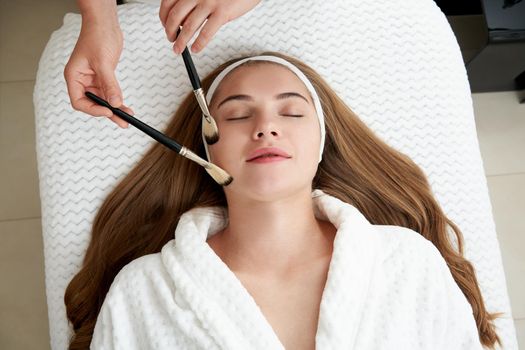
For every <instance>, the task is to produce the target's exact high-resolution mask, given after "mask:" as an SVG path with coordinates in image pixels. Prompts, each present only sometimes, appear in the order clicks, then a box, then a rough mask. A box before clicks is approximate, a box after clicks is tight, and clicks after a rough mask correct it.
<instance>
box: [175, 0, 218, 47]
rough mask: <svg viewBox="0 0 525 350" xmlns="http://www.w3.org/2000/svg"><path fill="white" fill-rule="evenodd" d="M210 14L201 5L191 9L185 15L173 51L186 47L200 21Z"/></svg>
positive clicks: (200, 23)
mask: <svg viewBox="0 0 525 350" xmlns="http://www.w3.org/2000/svg"><path fill="white" fill-rule="evenodd" d="M209 15H210V10H209V9H208V8H207V7H204V6H202V5H197V6H196V7H195V8H194V9H193V11H191V13H190V14H189V15H188V17H186V19H185V20H184V22H183V24H182V29H181V32H180V34H179V35H177V36H176V40H175V43H174V45H173V50H174V51H175V53H181V52H182V51H184V49H185V48H186V46H187V44H188V41H190V39H191V38H192V37H193V35H194V34H195V32H196V31H197V29H199V28H200V27H201V26H202V23H204V21H205V20H206V18H207V17H208V16H209Z"/></svg>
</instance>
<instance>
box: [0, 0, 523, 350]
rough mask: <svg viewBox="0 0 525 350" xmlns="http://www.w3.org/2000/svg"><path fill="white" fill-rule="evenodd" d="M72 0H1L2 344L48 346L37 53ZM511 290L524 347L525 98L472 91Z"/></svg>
mask: <svg viewBox="0 0 525 350" xmlns="http://www.w3.org/2000/svg"><path fill="white" fill-rule="evenodd" d="M66 12H78V10H77V8H76V5H75V1H73V0H47V1H45V2H44V1H30V0H16V1H12V0H0V169H1V172H0V239H1V242H2V243H1V244H0V280H1V281H2V283H1V285H0V349H46V348H49V335H48V330H49V328H48V319H47V306H46V299H45V290H44V257H43V247H42V236H41V226H40V218H41V213H40V202H39V188H38V174H37V167H36V155H35V137H34V133H35V130H34V115H33V102H32V92H33V85H34V82H35V74H36V69H37V64H38V59H39V57H40V55H41V53H42V50H43V48H44V46H45V44H46V42H47V40H48V39H49V35H50V34H51V32H52V31H53V30H55V29H57V28H59V27H60V26H61V23H62V18H63V16H64V14H65V13H66ZM473 100H474V108H475V115H476V124H477V129H478V136H479V141H480V144H481V152H482V155H483V159H484V166H485V171H486V175H487V180H488V184H489V187H490V196H491V199H492V205H493V209H494V215H495V220H496V226H497V229H498V235H499V239H500V244H501V248H502V255H503V263H504V267H505V271H506V276H507V281H508V288H509V294H510V299H511V304H512V309H513V314H514V317H515V324H516V328H517V331H518V338H519V339H518V341H519V342H520V344H521V347H523V348H525V300H524V298H523V295H525V282H524V279H523V276H525V215H523V214H524V213H525V155H524V152H523V150H525V104H521V105H520V104H519V103H518V93H517V92H501V93H483V94H473Z"/></svg>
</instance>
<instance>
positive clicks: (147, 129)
mask: <svg viewBox="0 0 525 350" xmlns="http://www.w3.org/2000/svg"><path fill="white" fill-rule="evenodd" d="M86 96H87V97H89V98H90V99H91V100H93V101H94V102H95V103H97V104H99V105H101V106H104V107H107V108H109V109H110V110H111V111H112V112H113V113H114V114H116V115H118V116H119V117H120V118H122V119H124V120H125V121H127V122H128V123H130V124H131V125H133V126H134V127H136V128H137V129H140V130H142V131H143V132H144V133H146V134H147V135H149V136H151V137H152V138H154V139H155V140H157V141H159V142H160V143H162V144H163V145H164V146H166V147H168V148H169V149H172V150H174V151H176V152H177V153H180V150H181V149H182V146H181V145H179V144H178V143H177V142H175V141H174V140H172V139H170V138H169V137H168V136H166V135H164V134H163V133H161V132H160V131H158V130H157V129H154V128H152V127H151V126H149V125H148V124H146V123H143V122H141V121H140V120H138V119H137V118H135V117H133V116H132V115H129V114H128V113H126V112H124V111H123V110H121V109H120V108H116V107H113V106H111V105H110V104H109V103H108V102H107V101H106V100H104V99H102V98H100V97H98V96H97V95H95V94H94V93H92V92H89V91H86Z"/></svg>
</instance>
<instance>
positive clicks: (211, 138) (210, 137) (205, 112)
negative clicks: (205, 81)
mask: <svg viewBox="0 0 525 350" xmlns="http://www.w3.org/2000/svg"><path fill="white" fill-rule="evenodd" d="M181 28H182V27H181V26H179V29H178V30H177V35H176V37H175V39H177V37H178V36H179V33H180V30H181ZM182 59H183V60H184V65H185V66H186V71H187V72H188V76H189V77H190V81H191V85H192V86H193V92H194V93H195V97H196V98H197V102H198V103H199V106H200V108H201V111H202V131H203V133H204V138H205V139H206V142H207V143H208V145H213V144H214V143H215V142H217V141H219V129H218V128H217V123H216V122H215V119H213V117H212V116H211V113H210V110H209V108H208V104H207V103H206V97H205V96H204V91H203V90H202V88H201V81H200V79H199V75H198V74H197V69H196V68H195V65H194V64H193V60H192V58H191V55H190V51H189V50H188V46H186V47H185V48H184V51H182Z"/></svg>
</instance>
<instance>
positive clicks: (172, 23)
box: [163, 0, 197, 42]
mask: <svg viewBox="0 0 525 350" xmlns="http://www.w3.org/2000/svg"><path fill="white" fill-rule="evenodd" d="M163 1H164V0H163ZM165 1H170V0H165ZM195 6H197V2H196V1H195V0H179V1H177V2H175V3H174V4H172V5H171V7H170V8H169V10H168V13H167V17H166V19H165V21H164V23H163V25H164V30H165V32H166V36H167V37H168V40H169V41H170V42H174V41H175V37H176V33H177V29H178V28H179V26H181V25H182V22H183V21H184V19H185V18H186V17H187V16H188V15H189V14H190V12H191V11H192V10H193V9H194V8H195Z"/></svg>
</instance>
